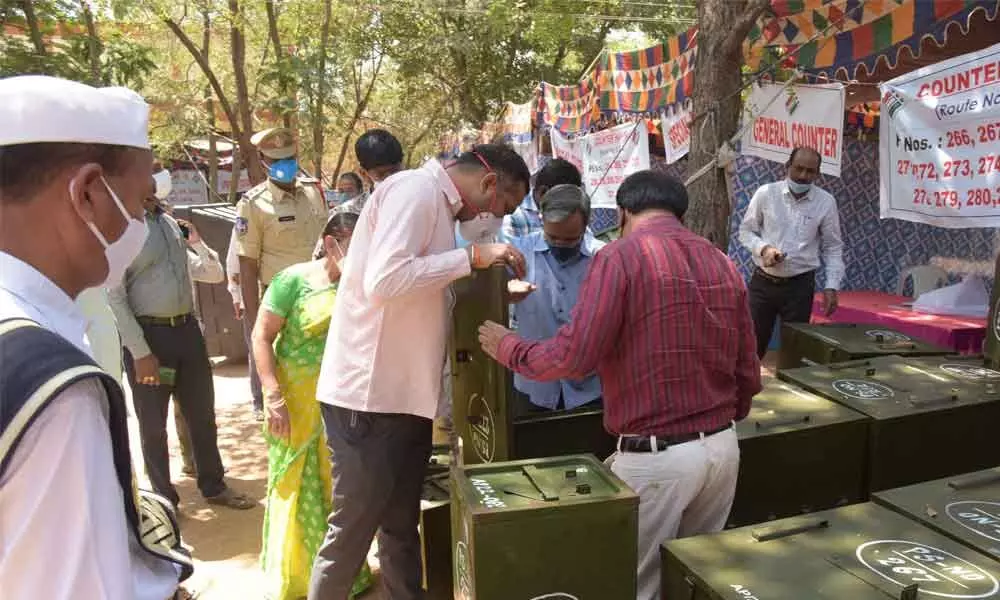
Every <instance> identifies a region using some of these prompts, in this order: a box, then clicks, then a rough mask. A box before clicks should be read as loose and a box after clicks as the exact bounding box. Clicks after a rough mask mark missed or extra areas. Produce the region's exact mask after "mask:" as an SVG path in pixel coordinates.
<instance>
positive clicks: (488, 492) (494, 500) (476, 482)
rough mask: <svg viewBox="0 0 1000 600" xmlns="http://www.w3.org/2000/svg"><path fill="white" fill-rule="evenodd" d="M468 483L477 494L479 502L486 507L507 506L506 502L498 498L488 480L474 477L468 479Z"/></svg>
mask: <svg viewBox="0 0 1000 600" xmlns="http://www.w3.org/2000/svg"><path fill="white" fill-rule="evenodd" d="M469 483H471V484H472V489H474V490H476V493H477V494H479V503H480V504H482V505H483V506H485V507H486V508H507V504H506V503H505V502H504V501H503V500H501V499H500V496H499V495H498V494H497V492H496V490H494V489H493V486H492V485H490V482H488V481H486V480H485V479H477V478H475V477H474V478H472V479H470V480H469Z"/></svg>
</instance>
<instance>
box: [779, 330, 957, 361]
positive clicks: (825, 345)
mask: <svg viewBox="0 0 1000 600" xmlns="http://www.w3.org/2000/svg"><path fill="white" fill-rule="evenodd" d="M953 352H954V350H952V349H950V348H945V347H942V346H935V345H934V344H931V343H928V342H925V341H923V340H918V339H915V338H911V337H910V336H908V335H906V334H903V333H900V332H898V331H895V330H893V329H887V328H885V327H881V326H879V325H863V324H855V323H783V324H782V326H781V349H780V350H779V351H778V369H779V370H781V369H794V368H796V367H801V366H803V365H810V364H820V365H827V364H830V363H839V362H845V361H849V360H856V359H859V358H868V357H872V356H885V355H892V354H895V355H899V356H927V355H935V354H951V353H953Z"/></svg>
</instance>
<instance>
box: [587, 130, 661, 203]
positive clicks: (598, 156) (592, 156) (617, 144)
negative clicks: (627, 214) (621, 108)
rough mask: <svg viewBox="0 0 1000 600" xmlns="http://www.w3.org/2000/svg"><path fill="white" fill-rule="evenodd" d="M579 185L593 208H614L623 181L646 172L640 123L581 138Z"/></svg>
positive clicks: (646, 138) (643, 132)
mask: <svg viewBox="0 0 1000 600" xmlns="http://www.w3.org/2000/svg"><path fill="white" fill-rule="evenodd" d="M580 145H581V147H582V152H583V185H584V188H585V189H586V190H587V193H588V194H589V195H590V205H591V206H592V207H593V208H614V207H615V206H617V204H616V202H615V195H616V194H617V193H618V187H619V186H621V184H622V182H623V181H625V178H626V177H628V176H629V175H631V174H632V173H636V172H638V171H643V170H646V169H648V168H649V136H648V135H646V128H645V126H644V125H643V124H642V123H641V122H640V123H639V124H638V125H637V124H635V123H625V124H624V125H619V126H618V127H612V128H611V129H605V130H604V131H600V132H597V133H592V134H590V135H587V136H584V137H583V138H581V140H580Z"/></svg>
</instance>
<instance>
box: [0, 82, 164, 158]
mask: <svg viewBox="0 0 1000 600" xmlns="http://www.w3.org/2000/svg"><path fill="white" fill-rule="evenodd" d="M39 142H77V143H82V144H107V145H112V146H131V147H133V148H144V149H146V148H149V105H148V104H146V101H145V100H143V99H142V96H140V95H139V94H137V93H135V92H133V91H132V90H130V89H127V88H123V87H108V88H95V87H91V86H89V85H85V84H82V83H78V82H75V81H69V80H67V79H59V78H57V77H45V76H42V75H23V76H19V77H8V78H6V79H0V146H12V145H14V144H32V143H39Z"/></svg>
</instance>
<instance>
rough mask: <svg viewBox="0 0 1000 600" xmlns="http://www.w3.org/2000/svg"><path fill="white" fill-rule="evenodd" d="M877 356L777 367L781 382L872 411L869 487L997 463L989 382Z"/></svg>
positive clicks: (999, 408) (998, 407)
mask: <svg viewBox="0 0 1000 600" xmlns="http://www.w3.org/2000/svg"><path fill="white" fill-rule="evenodd" d="M910 360H912V359H908V358H902V357H897V356H884V357H877V358H870V359H866V360H860V361H853V362H848V363H840V364H836V365H820V366H815V367H805V368H800V369H788V370H784V371H779V373H778V375H779V377H780V378H781V379H783V380H784V381H787V382H789V383H792V384H794V385H798V386H800V387H802V388H804V389H806V390H809V391H811V392H813V393H815V394H819V395H820V396H823V397H826V398H829V399H830V400H833V401H835V402H838V403H840V404H843V405H845V406H847V407H849V408H852V409H854V410H856V411H858V412H860V413H862V414H865V415H868V416H869V417H871V419H872V420H873V422H872V423H871V425H870V436H869V440H870V441H869V452H870V460H869V471H868V479H867V487H868V489H869V490H870V491H878V490H885V489H889V488H893V487H899V486H903V485H909V484H912V483H917V482H920V481H927V480H929V479H936V478H939V477H946V476H948V475H954V474H956V473H963V472H968V471H974V470H977V469H983V468H988V467H992V466H994V465H997V464H1000V444H997V443H996V432H995V427H994V425H995V424H996V423H998V422H1000V402H997V401H996V400H997V398H998V397H1000V396H998V395H997V394H996V393H995V391H994V393H987V390H988V389H989V387H988V386H992V385H993V384H991V383H988V382H987V383H973V382H972V381H971V380H969V379H965V378H958V377H955V376H953V375H952V374H949V372H948V370H947V369H944V368H942V366H943V365H949V364H957V363H956V362H955V360H956V359H954V358H952V357H948V358H947V359H941V358H938V359H935V360H939V361H941V363H940V365H938V366H937V367H936V368H933V369H930V368H928V365H929V364H930V363H927V362H924V361H921V362H917V363H912V364H911V363H910V362H909V361H910Z"/></svg>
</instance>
